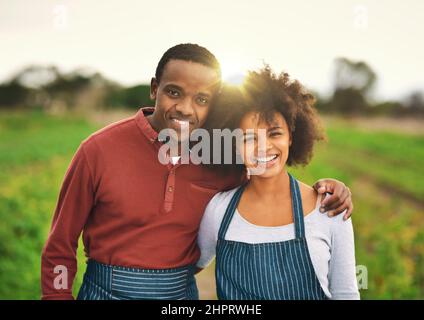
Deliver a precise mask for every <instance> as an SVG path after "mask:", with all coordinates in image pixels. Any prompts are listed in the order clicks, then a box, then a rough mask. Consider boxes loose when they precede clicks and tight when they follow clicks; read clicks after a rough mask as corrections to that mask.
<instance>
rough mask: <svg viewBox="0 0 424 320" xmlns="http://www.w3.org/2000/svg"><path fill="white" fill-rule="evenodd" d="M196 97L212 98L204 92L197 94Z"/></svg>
mask: <svg viewBox="0 0 424 320" xmlns="http://www.w3.org/2000/svg"><path fill="white" fill-rule="evenodd" d="M197 95H199V96H204V97H208V98H210V97H211V96H212V94H210V93H206V92H199V93H198V94H197Z"/></svg>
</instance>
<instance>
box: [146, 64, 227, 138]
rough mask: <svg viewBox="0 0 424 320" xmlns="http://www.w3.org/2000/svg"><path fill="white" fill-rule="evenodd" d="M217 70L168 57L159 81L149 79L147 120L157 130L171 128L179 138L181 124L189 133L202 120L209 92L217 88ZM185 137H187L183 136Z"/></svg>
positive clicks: (207, 103) (208, 100) (200, 125)
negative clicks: (150, 106)
mask: <svg viewBox="0 0 424 320" xmlns="http://www.w3.org/2000/svg"><path fill="white" fill-rule="evenodd" d="M219 84H220V78H219V75H218V73H217V72H216V71H215V70H214V69H212V68H210V67H207V66H204V65H202V64H200V63H196V62H191V61H184V60H170V61H169V62H168V63H167V64H166V65H165V68H164V70H163V74H162V77H161V79H160V83H157V81H156V79H154V78H153V79H152V82H151V86H150V96H151V98H152V99H155V100H156V103H155V111H154V113H153V114H152V116H151V124H152V125H153V127H154V128H155V129H156V130H157V131H160V130H162V129H165V128H169V129H173V130H175V131H176V133H177V135H178V140H179V141H181V140H182V139H181V131H182V128H183V127H184V126H186V127H188V132H189V133H191V132H192V131H193V130H194V129H196V128H200V127H202V126H203V124H204V123H205V121H206V117H207V115H208V113H209V107H210V103H211V99H212V97H213V95H214V94H215V93H216V91H217V90H218V88H219ZM187 138H188V137H187Z"/></svg>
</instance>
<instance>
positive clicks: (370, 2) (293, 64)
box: [0, 0, 424, 99]
mask: <svg viewBox="0 0 424 320" xmlns="http://www.w3.org/2000/svg"><path fill="white" fill-rule="evenodd" d="M186 42H191V43H198V44H200V45H202V46H205V47H206V48H208V49H209V50H210V51H212V52H213V53H214V54H215V55H216V56H217V58H218V59H219V61H220V62H221V65H222V68H223V74H224V78H226V79H235V78H239V77H240V75H242V74H243V73H245V72H246V70H249V69H258V68H260V67H262V66H263V64H264V63H267V64H269V65H270V66H271V67H272V68H273V69H274V70H275V71H276V72H281V71H285V72H288V73H289V74H290V75H291V76H292V77H293V78H296V79H298V80H300V81H301V82H302V83H303V84H305V85H306V86H307V87H309V88H310V89H312V90H315V91H318V92H320V93H321V94H324V95H325V94H328V93H329V92H331V89H332V87H333V76H332V75H333V70H334V69H333V62H334V59H335V58H337V57H347V58H349V59H352V60H354V61H360V60H361V61H365V62H367V63H368V64H369V65H370V66H371V67H372V69H373V70H374V71H375V72H376V73H377V75H378V82H377V87H376V90H375V93H374V95H375V97H376V98H377V99H398V98H404V97H406V96H407V95H408V93H410V92H412V91H413V90H424V44H423V42H424V1H421V0H404V1H391V0H363V1H352V0H345V1H337V0H334V1H333V0H321V1H304V0H297V1H293V0H292V1H286V0H276V1H272V0H260V1H258V0H244V1H239V0H213V1H211V0H209V1H202V0H178V1H168V0H160V1H129V0H128V1H127V0H120V1H116V0H110V1H107V0H105V1H94V0H61V1H55V0H51V1H49V0H39V1H26V0H13V1H12V0H10V1H5V0H0V81H4V80H6V79H8V78H9V77H10V76H11V75H12V74H13V73H14V72H16V71H18V70H19V69H21V68H23V67H25V66H27V65H29V64H42V65H50V64H54V65H57V66H58V67H59V68H60V69H61V70H63V71H65V72H67V71H71V70H73V69H75V68H81V67H82V68H90V69H93V70H97V71H99V72H101V73H102V74H104V75H105V76H106V77H108V78H111V79H113V80H117V81H119V82H121V83H122V84H124V85H133V84H137V83H140V82H149V81H150V79H151V77H152V76H153V75H154V71H155V68H156V65H157V63H158V61H159V59H160V57H161V56H162V54H163V53H164V52H165V51H166V49H168V48H169V47H171V46H173V45H175V44H178V43H186Z"/></svg>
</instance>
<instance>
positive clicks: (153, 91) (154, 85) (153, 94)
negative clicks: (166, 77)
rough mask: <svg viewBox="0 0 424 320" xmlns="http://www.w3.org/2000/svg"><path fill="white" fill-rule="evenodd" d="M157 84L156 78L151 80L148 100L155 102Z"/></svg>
mask: <svg viewBox="0 0 424 320" xmlns="http://www.w3.org/2000/svg"><path fill="white" fill-rule="evenodd" d="M158 87H159V83H158V81H157V80H156V78H154V77H153V78H152V80H150V99H152V100H156V94H157V92H158Z"/></svg>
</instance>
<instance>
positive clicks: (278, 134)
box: [270, 132, 282, 137]
mask: <svg viewBox="0 0 424 320" xmlns="http://www.w3.org/2000/svg"><path fill="white" fill-rule="evenodd" d="M281 135H282V133H281V132H272V133H271V134H270V136H271V137H276V136H281Z"/></svg>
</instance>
